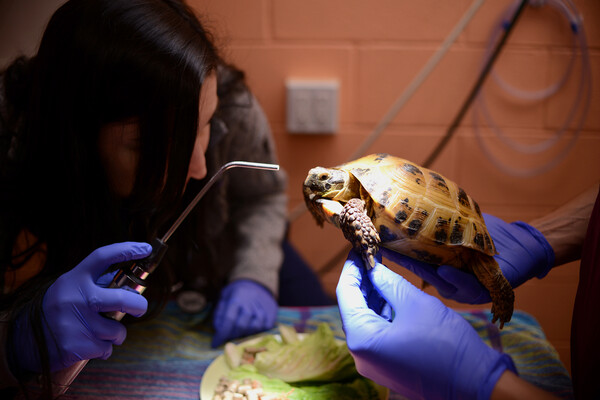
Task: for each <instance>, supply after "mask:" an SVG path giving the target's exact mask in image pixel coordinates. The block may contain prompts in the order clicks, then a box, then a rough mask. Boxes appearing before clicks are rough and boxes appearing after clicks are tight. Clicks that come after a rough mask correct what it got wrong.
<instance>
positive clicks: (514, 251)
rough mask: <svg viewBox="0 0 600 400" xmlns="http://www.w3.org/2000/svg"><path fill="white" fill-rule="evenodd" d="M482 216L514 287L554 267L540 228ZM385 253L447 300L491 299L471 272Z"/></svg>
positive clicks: (386, 251) (463, 301) (384, 253)
mask: <svg viewBox="0 0 600 400" xmlns="http://www.w3.org/2000/svg"><path fill="white" fill-rule="evenodd" d="M483 217H484V219H485V223H486V226H487V228H488V231H489V233H490V235H491V237H492V239H493V240H494V244H495V246H496V251H497V252H498V254H497V255H496V256H495V258H496V261H497V262H498V264H499V265H500V269H501V270H502V274H503V275H504V276H505V277H506V279H507V280H508V282H510V284H511V286H512V287H513V288H517V287H518V286H520V285H521V284H523V283H524V282H526V281H527V280H529V279H531V278H533V277H538V278H542V277H544V276H546V274H547V273H548V271H550V269H552V267H553V266H554V251H553V250H552V247H550V244H549V243H548V241H547V240H546V239H545V238H544V236H543V235H542V234H541V233H540V232H539V231H538V230H537V229H535V228H534V227H532V226H531V225H529V224H527V223H525V222H521V221H518V222H512V223H507V222H504V221H503V220H501V219H500V218H497V217H494V216H493V215H489V214H483ZM382 252H383V255H384V256H385V257H386V258H388V259H390V260H391V261H394V262H396V263H397V264H399V265H402V266H404V267H406V268H408V269H409V270H411V271H413V272H414V273H415V274H417V275H418V276H420V277H421V278H423V279H424V280H425V281H426V282H428V283H430V284H432V285H433V286H435V288H436V289H437V290H438V292H439V293H440V295H442V296H443V297H445V298H447V299H452V300H456V301H459V302H461V303H469V304H481V303H487V302H489V301H491V299H490V295H489V292H488V291H487V290H486V289H485V287H484V286H483V285H482V284H481V283H480V282H479V281H478V280H477V278H475V276H474V275H472V274H468V273H465V272H463V271H461V270H459V269H458V268H454V267H452V266H449V265H443V266H440V267H437V266H432V265H429V264H425V263H422V262H419V261H416V260H413V259H409V258H408V257H406V256H402V255H400V254H398V253H395V252H393V251H391V250H387V249H384V250H383V251H382Z"/></svg>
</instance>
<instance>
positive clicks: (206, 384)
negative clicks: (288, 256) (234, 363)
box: [200, 333, 389, 400]
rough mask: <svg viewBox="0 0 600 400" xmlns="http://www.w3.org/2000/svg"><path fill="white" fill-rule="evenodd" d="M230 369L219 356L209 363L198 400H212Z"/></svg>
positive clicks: (384, 395)
mask: <svg viewBox="0 0 600 400" xmlns="http://www.w3.org/2000/svg"><path fill="white" fill-rule="evenodd" d="M262 336H263V335H260V336H258V337H253V338H251V339H248V340H246V341H243V342H241V343H236V345H238V346H248V345H250V344H252V343H254V342H257V341H259V340H260V339H262ZM273 336H274V337H275V338H276V339H277V340H281V336H280V335H278V334H276V335H273ZM298 336H299V337H300V338H303V336H304V334H302V333H299V334H298ZM336 341H337V342H339V343H344V342H343V341H341V340H339V339H336ZM229 370H230V368H229V365H227V361H225V356H224V355H223V354H221V355H220V356H218V357H217V358H215V359H214V360H213V362H211V363H210V365H209V366H208V368H206V371H205V372H204V375H203V376H202V381H201V382H200V400H212V398H213V394H214V393H215V388H216V387H217V383H218V382H219V379H221V377H222V376H224V375H227V373H228V372H229ZM376 386H377V391H378V393H379V400H387V399H388V397H389V390H388V389H387V388H385V387H383V386H379V385H376Z"/></svg>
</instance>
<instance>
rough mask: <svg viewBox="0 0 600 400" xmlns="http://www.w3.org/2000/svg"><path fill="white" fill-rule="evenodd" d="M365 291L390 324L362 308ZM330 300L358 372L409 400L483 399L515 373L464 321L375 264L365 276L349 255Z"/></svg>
mask: <svg viewBox="0 0 600 400" xmlns="http://www.w3.org/2000/svg"><path fill="white" fill-rule="evenodd" d="M369 285H372V289H371V290H370V291H377V292H378V293H379V294H380V296H381V298H382V299H384V300H385V301H386V302H387V303H388V304H389V305H390V306H391V307H392V308H393V310H394V313H395V316H394V318H393V320H391V321H390V319H389V318H388V316H387V315H384V316H382V315H380V314H379V313H378V312H377V310H373V309H372V308H370V307H369V303H372V301H371V302H369V301H367V299H366V298H365V296H364V293H365V292H369V290H368V289H367V288H368V287H369ZM336 294H337V299H338V305H339V309H340V315H341V318H342V322H343V327H344V332H345V333H346V340H347V343H348V349H349V350H350V352H351V354H352V356H353V357H354V360H355V363H356V368H357V370H358V372H359V373H360V374H362V375H364V376H365V377H367V378H369V379H371V380H373V381H375V382H377V383H379V384H381V385H384V386H386V387H388V388H390V389H392V390H394V391H395V392H398V393H400V394H402V395H404V396H407V397H408V398H419V399H421V398H422V399H441V398H453V399H476V398H477V399H488V398H489V397H490V394H491V393H492V390H493V388H494V386H495V385H496V382H497V381H498V379H499V378H500V376H501V375H502V374H503V373H504V372H505V371H506V370H510V371H513V372H515V373H516V369H515V366H514V364H513V362H512V359H511V358H510V357H509V356H508V355H506V354H503V353H500V352H498V351H496V350H494V349H492V348H490V347H489V346H487V345H486V344H485V343H484V342H483V341H482V340H481V338H480V337H479V335H478V334H477V332H476V331H475V330H474V329H473V327H471V325H469V323H468V322H467V321H466V320H465V319H464V318H462V317H461V316H460V315H458V314H457V313H455V312H454V311H452V310H451V309H449V308H447V307H446V306H445V305H444V304H443V303H442V302H441V301H439V300H438V299H437V298H435V297H432V296H430V295H428V294H426V293H424V292H422V291H421V290H419V289H417V288H415V287H414V286H413V285H412V284H411V283H410V282H408V281H406V280H405V279H404V278H402V277H401V276H399V275H397V274H395V273H394V272H392V271H390V270H389V269H387V268H386V267H385V266H384V265H383V264H380V263H379V262H377V263H376V265H375V267H374V268H373V269H372V270H370V271H369V272H368V273H365V268H364V266H363V264H362V260H361V258H360V257H359V256H358V255H356V254H354V253H353V252H352V253H351V254H350V256H349V257H348V260H347V261H346V263H345V265H344V269H343V271H342V274H341V276H340V280H339V283H338V286H337V289H336ZM375 304H377V302H375ZM382 309H385V307H382Z"/></svg>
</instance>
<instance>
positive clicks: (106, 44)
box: [0, 0, 220, 371]
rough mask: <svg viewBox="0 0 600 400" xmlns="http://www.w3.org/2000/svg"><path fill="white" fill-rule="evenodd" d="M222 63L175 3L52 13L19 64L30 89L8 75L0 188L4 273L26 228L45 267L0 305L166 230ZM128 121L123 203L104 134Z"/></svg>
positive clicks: (84, 0) (84, 5) (86, 1)
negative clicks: (112, 182)
mask: <svg viewBox="0 0 600 400" xmlns="http://www.w3.org/2000/svg"><path fill="white" fill-rule="evenodd" d="M19 63H21V64H22V63H23V59H21V60H20V61H19ZM219 63H220V59H219V56H218V53H217V51H216V49H215V46H214V45H213V43H212V40H211V37H210V35H209V34H208V32H206V30H205V29H204V28H203V26H202V25H201V24H200V22H199V20H198V19H197V17H196V16H195V14H194V13H193V12H192V11H191V9H190V8H189V7H188V6H186V5H185V4H184V3H183V2H182V1H179V0H70V1H68V2H67V3H66V4H64V5H63V6H62V7H60V8H59V9H58V10H57V11H56V12H55V14H54V15H53V16H52V18H51V20H50V22H49V24H48V26H47V28H46V31H45V33H44V36H43V38H42V41H41V44H40V48H39V51H38V53H37V55H35V56H34V57H33V58H31V59H30V60H28V61H27V67H26V68H19V70H20V71H21V72H23V73H22V74H20V75H19V76H20V79H19V82H26V84H20V85H19V87H21V88H27V89H28V90H27V91H26V93H23V91H19V92H18V96H17V95H14V94H15V91H14V90H10V88H11V87H12V86H13V85H12V83H11V81H10V79H9V76H10V75H11V74H5V85H6V89H7V90H6V93H7V97H8V98H7V99H6V100H7V101H9V102H11V106H12V107H14V108H16V109H15V110H12V113H13V114H14V115H15V116H14V117H13V118H12V119H14V120H16V121H19V123H18V124H14V125H15V126H17V127H18V129H17V128H15V129H14V132H12V140H13V142H14V143H16V145H15V146H13V148H12V149H11V151H13V152H14V154H13V157H12V159H11V161H10V162H7V163H6V164H7V166H6V171H3V174H2V180H1V184H0V218H1V219H0V222H1V226H0V230H2V234H1V235H0V239H2V241H3V243H2V245H1V248H0V250H1V251H2V254H0V274H1V275H0V279H2V280H4V276H5V272H6V271H7V270H9V269H15V268H18V267H19V265H15V263H14V262H13V261H14V257H13V255H12V254H11V252H12V249H13V247H14V244H15V238H16V236H17V234H18V233H19V232H22V231H23V230H26V231H28V232H30V233H32V234H33V235H34V236H35V237H36V238H37V239H38V241H37V242H36V243H34V244H32V245H31V246H30V248H29V249H28V250H29V251H31V250H34V249H37V248H39V245H40V243H43V244H44V246H45V248H47V255H46V263H45V265H44V268H43V270H42V272H41V273H40V274H38V275H37V276H36V277H35V278H33V279H31V280H29V281H28V282H26V283H25V284H23V285H21V287H19V288H18V289H17V290H15V291H14V292H12V293H5V294H3V295H2V299H1V300H0V310H9V311H10V312H11V313H13V315H16V313H18V312H20V311H21V310H22V308H23V307H27V306H28V305H31V304H39V303H40V301H39V299H41V296H43V292H42V293H40V288H43V287H47V286H48V283H49V282H51V281H52V280H53V279H55V278H56V277H57V276H59V275H60V274H62V273H64V272H66V271H68V270H70V269H71V268H73V267H74V266H75V265H76V264H77V263H79V262H80V261H81V260H82V259H83V258H85V256H87V255H88V254H89V253H90V252H91V251H92V250H94V249H95V248H97V247H99V246H102V245H105V244H109V243H114V242H117V241H121V240H139V241H150V240H151V238H152V237H155V236H156V235H157V234H158V232H159V231H160V229H161V226H163V225H164V224H165V222H166V221H168V220H169V219H170V218H171V217H172V214H173V211H174V205H176V204H178V202H179V201H180V200H181V198H182V195H183V190H184V187H185V180H186V176H187V171H188V167H189V162H190V158H191V154H192V150H193V145H194V141H195V139H196V132H197V128H198V127H197V125H198V113H199V111H198V107H199V95H200V90H201V87H202V82H203V81H204V79H205V77H206V76H207V75H208V74H210V73H211V72H213V71H215V70H216V66H217V65H218V64H219ZM9 71H11V69H9ZM13 72H14V71H13ZM11 93H12V94H11ZM128 118H135V119H136V120H137V121H139V127H140V158H139V164H138V169H137V175H136V179H135V183H134V187H133V191H132V193H131V196H129V197H128V198H127V199H125V200H121V199H117V198H116V197H115V196H113V195H111V192H110V190H109V185H108V182H107V178H106V176H105V172H104V170H103V169H102V164H101V162H100V158H99V154H98V135H99V132H100V128H101V127H102V126H104V125H106V124H108V123H112V122H117V121H122V120H125V119H128ZM2 156H4V155H2ZM3 164H5V163H3ZM30 298H34V299H36V298H37V300H34V302H33V303H32V302H31V301H29V300H25V299H30ZM37 309H39V307H37ZM36 320H38V321H39V319H38V318H36ZM37 331H38V333H40V335H39V336H40V338H43V335H41V332H42V331H41V325H39V324H38V326H37ZM41 347H45V346H41ZM42 359H44V357H42ZM46 371H48V366H47V365H46Z"/></svg>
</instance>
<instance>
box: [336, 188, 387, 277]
mask: <svg viewBox="0 0 600 400" xmlns="http://www.w3.org/2000/svg"><path fill="white" fill-rule="evenodd" d="M340 228H341V229H342V232H344V237H345V238H346V239H347V240H348V241H349V242H350V243H352V247H353V248H354V249H355V250H356V251H357V252H359V253H360V254H361V256H362V258H363V261H364V262H365V266H366V267H367V269H371V268H373V267H374V266H375V255H376V254H377V252H378V251H379V243H380V242H381V240H380V239H379V234H378V233H377V230H376V229H375V225H373V221H371V218H369V216H368V215H367V213H366V211H365V202H364V201H362V200H361V199H358V198H354V199H351V200H350V201H348V202H347V203H346V205H345V206H344V208H343V210H342V212H341V213H340Z"/></svg>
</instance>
